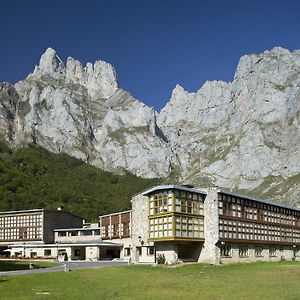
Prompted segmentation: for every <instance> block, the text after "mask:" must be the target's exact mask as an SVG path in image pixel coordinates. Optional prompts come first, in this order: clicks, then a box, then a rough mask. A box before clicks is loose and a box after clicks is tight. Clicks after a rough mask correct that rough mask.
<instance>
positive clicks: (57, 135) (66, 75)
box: [0, 48, 300, 204]
mask: <svg viewBox="0 0 300 300" xmlns="http://www.w3.org/2000/svg"><path fill="white" fill-rule="evenodd" d="M299 124H300V51H293V52H290V51H288V50H286V49H283V48H274V49H272V50H271V51H265V52H264V53H262V54H251V55H246V56H243V57H242V58H241V59H240V62H239V64H238V67H237V71H236V73H235V77H234V80H233V81H232V82H229V83H227V82H222V81H211V82H206V83H205V84H204V85H203V86H202V87H201V88H200V89H199V90H198V91H197V92H196V93H189V92H187V91H185V90H184V89H183V88H182V87H180V86H179V85H177V86H176V87H175V89H174V90H173V93H172V97H171V99H170V101H169V102H168V103H167V104H166V106H165V107H164V108H163V109H162V110H161V112H160V113H157V112H155V111H154V109H153V108H151V107H149V106H147V105H145V104H143V103H142V102H140V101H138V100H136V99H134V97H133V96H132V95H130V93H128V92H126V91H124V90H122V89H121V88H120V87H119V85H118V83H117V79H116V73H115V70H114V69H113V67H112V66H111V65H110V64H108V63H106V62H103V61H96V62H95V63H94V64H91V63H88V64H87V65H86V66H82V65H81V63H80V62H79V61H77V60H75V59H73V58H68V60H67V63H66V66H65V65H64V63H63V62H62V61H61V59H60V58H59V57H58V56H57V54H56V52H55V51H54V50H53V49H51V48H49V49H47V51H46V52H45V53H44V54H43V55H42V57H41V59H40V62H39V65H38V66H36V67H35V69H34V71H33V73H31V74H29V75H28V77H27V78H26V79H25V80H22V81H20V82H18V83H16V84H15V85H11V84H8V83H2V84H1V85H0V134H1V135H2V136H3V137H5V139H6V140H7V141H9V142H10V143H11V144H13V145H16V146H17V145H25V144H28V143H36V144H38V145H40V146H42V147H44V148H46V149H48V150H50V151H52V152H65V153H68V154H70V155H72V156H75V157H77V158H80V159H82V160H84V161H86V162H87V163H89V164H92V165H94V166H97V167H99V168H101V169H104V170H106V171H111V172H115V173H122V172H124V170H126V171H129V172H131V173H133V174H135V175H138V176H141V177H145V178H153V177H160V178H166V180H170V181H176V182H185V183H192V184H195V185H202V186H203V185H205V186H207V185H219V186H223V187H227V188H229V189H234V190H247V193H248V194H249V193H251V192H252V193H253V194H255V195H259V196H261V197H273V198H277V199H280V200H281V201H283V202H291V201H292V202H293V203H294V204H297V202H298V204H300V200H299V198H300V146H299V145H300V125H299Z"/></svg>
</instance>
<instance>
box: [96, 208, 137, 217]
mask: <svg viewBox="0 0 300 300" xmlns="http://www.w3.org/2000/svg"><path fill="white" fill-rule="evenodd" d="M130 212H132V209H130V210H124V211H119V212H114V213H111V214H106V215H100V216H99V218H100V217H109V216H114V215H120V214H127V213H130Z"/></svg>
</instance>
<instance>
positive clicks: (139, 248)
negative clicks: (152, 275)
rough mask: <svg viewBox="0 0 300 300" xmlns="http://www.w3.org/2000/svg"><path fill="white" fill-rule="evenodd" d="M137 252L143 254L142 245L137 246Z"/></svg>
mask: <svg viewBox="0 0 300 300" xmlns="http://www.w3.org/2000/svg"><path fill="white" fill-rule="evenodd" d="M136 252H137V254H138V255H139V256H141V255H142V247H136Z"/></svg>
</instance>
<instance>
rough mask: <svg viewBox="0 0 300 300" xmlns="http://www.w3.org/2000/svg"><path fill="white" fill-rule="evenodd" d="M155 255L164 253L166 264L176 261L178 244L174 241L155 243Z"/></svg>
mask: <svg viewBox="0 0 300 300" xmlns="http://www.w3.org/2000/svg"><path fill="white" fill-rule="evenodd" d="M155 247H156V257H158V255H164V256H165V259H166V264H176V263H178V245H177V244H176V243H175V242H162V243H159V242H157V243H155Z"/></svg>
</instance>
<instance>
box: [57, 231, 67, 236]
mask: <svg viewBox="0 0 300 300" xmlns="http://www.w3.org/2000/svg"><path fill="white" fill-rule="evenodd" d="M66 235H67V233H66V232H63V231H59V232H58V236H66Z"/></svg>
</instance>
